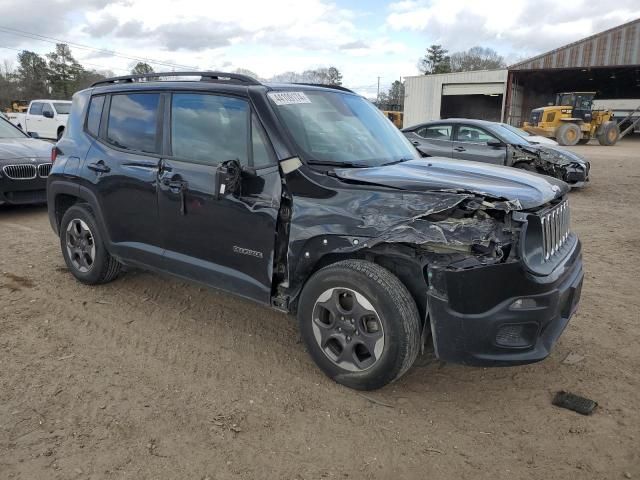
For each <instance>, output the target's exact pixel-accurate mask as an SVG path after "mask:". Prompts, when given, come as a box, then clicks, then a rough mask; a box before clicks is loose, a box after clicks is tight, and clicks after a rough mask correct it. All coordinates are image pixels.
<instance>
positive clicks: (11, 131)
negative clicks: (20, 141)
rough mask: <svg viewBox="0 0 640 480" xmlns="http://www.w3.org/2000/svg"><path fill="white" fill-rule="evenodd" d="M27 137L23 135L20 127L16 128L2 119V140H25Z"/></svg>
mask: <svg viewBox="0 0 640 480" xmlns="http://www.w3.org/2000/svg"><path fill="white" fill-rule="evenodd" d="M24 137H26V135H25V134H24V133H22V131H21V130H19V129H18V127H14V126H13V125H12V124H11V123H9V122H8V121H7V120H5V119H4V118H0V138H24Z"/></svg>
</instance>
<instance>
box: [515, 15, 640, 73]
mask: <svg viewBox="0 0 640 480" xmlns="http://www.w3.org/2000/svg"><path fill="white" fill-rule="evenodd" d="M618 65H640V18H639V19H637V20H633V21H632V22H629V23H625V24H624V25H620V26H618V27H615V28H612V29H610V30H606V31H604V32H601V33H598V34H596V35H592V36H591V37H587V38H585V39H583V40H580V41H578V42H575V43H570V44H569V45H566V46H564V47H561V48H558V49H556V50H552V51H550V52H548V53H545V54H542V55H538V56H537V57H533V58H530V59H529V60H526V61H524V62H521V63H517V64H515V65H512V66H510V67H509V70H512V71H513V70H540V69H547V68H588V67H609V66H618Z"/></svg>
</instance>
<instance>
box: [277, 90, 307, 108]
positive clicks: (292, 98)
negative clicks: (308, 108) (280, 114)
mask: <svg viewBox="0 0 640 480" xmlns="http://www.w3.org/2000/svg"><path fill="white" fill-rule="evenodd" d="M269 98H271V100H273V102H274V103H275V104H276V105H296V104H299V103H311V100H309V97H307V96H306V95H305V94H304V92H269Z"/></svg>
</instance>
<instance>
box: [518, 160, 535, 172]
mask: <svg viewBox="0 0 640 480" xmlns="http://www.w3.org/2000/svg"><path fill="white" fill-rule="evenodd" d="M513 167H514V168H519V169H520V170H526V171H527V172H533V173H538V170H537V169H536V167H534V166H533V165H531V164H530V163H528V162H518V163H516V164H514V165H513Z"/></svg>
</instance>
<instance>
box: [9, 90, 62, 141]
mask: <svg viewBox="0 0 640 480" xmlns="http://www.w3.org/2000/svg"><path fill="white" fill-rule="evenodd" d="M69 110H71V102H70V101H67V100H33V101H32V102H31V103H30V104H29V109H28V110H27V112H26V113H7V117H8V118H9V121H10V122H11V123H13V124H14V125H15V126H17V127H19V128H21V129H22V130H23V131H24V132H26V133H27V134H29V135H31V136H33V137H39V138H50V139H54V140H59V139H60V137H62V134H63V133H64V129H65V128H66V126H67V119H68V118H69ZM34 134H36V135H34Z"/></svg>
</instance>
